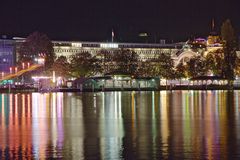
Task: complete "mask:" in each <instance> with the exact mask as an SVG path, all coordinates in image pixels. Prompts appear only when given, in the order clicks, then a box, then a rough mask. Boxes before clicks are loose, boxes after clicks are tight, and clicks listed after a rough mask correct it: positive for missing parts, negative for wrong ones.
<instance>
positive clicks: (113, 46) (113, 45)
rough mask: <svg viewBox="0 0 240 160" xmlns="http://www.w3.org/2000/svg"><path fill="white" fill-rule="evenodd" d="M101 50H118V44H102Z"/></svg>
mask: <svg viewBox="0 0 240 160" xmlns="http://www.w3.org/2000/svg"><path fill="white" fill-rule="evenodd" d="M100 47H101V48H118V44H116V43H101V44H100Z"/></svg>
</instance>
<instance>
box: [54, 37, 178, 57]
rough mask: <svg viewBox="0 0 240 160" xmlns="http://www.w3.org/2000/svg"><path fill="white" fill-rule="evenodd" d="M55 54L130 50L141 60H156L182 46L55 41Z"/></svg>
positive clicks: (69, 54) (67, 55) (93, 53)
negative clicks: (158, 56) (156, 56)
mask: <svg viewBox="0 0 240 160" xmlns="http://www.w3.org/2000/svg"><path fill="white" fill-rule="evenodd" d="M53 44H54V52H55V54H56V56H57V57H59V56H66V57H67V58H69V57H70V56H71V55H73V54H76V53H80V52H89V53H91V54H92V55H96V54H97V53H98V52H99V51H101V50H106V51H108V52H113V51H115V50H119V49H128V50H131V51H134V52H136V53H137V54H138V55H139V56H140V58H141V60H143V61H145V60H147V59H151V58H154V56H155V55H158V54H160V53H165V54H171V55H174V54H176V53H177V51H178V50H179V49H181V48H182V45H180V44H149V43H107V42H106V43H101V42H71V41H53Z"/></svg>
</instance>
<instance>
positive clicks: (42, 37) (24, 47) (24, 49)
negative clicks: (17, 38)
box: [19, 32, 55, 68]
mask: <svg viewBox="0 0 240 160" xmlns="http://www.w3.org/2000/svg"><path fill="white" fill-rule="evenodd" d="M38 58H44V59H45V67H46V68H49V67H50V66H51V65H52V64H53V62H54V59H55V54H54V50H53V44H52V42H51V40H50V39H49V38H48V36H47V35H46V34H43V33H40V32H34V33H32V34H31V35H29V36H28V37H27V38H26V40H25V41H24V42H23V43H22V44H21V46H20V49H19V61H20V62H32V63H36V61H35V59H38Z"/></svg>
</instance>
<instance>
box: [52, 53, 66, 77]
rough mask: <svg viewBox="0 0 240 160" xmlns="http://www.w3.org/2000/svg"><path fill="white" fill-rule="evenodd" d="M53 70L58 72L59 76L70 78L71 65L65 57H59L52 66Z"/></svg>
mask: <svg viewBox="0 0 240 160" xmlns="http://www.w3.org/2000/svg"><path fill="white" fill-rule="evenodd" d="M52 70H53V71H55V72H56V75H57V76H61V77H68V76H69V73H70V72H69V70H70V64H69V63H68V61H67V58H66V57H65V56H60V57H58V58H57V59H56V60H55V62H54V63H53V65H52Z"/></svg>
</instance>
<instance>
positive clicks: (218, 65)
mask: <svg viewBox="0 0 240 160" xmlns="http://www.w3.org/2000/svg"><path fill="white" fill-rule="evenodd" d="M205 59H206V65H207V68H208V70H210V71H211V72H212V73H213V74H214V75H218V76H221V75H222V69H223V64H224V54H223V50H222V49H218V50H216V51H213V52H209V53H208V54H207V56H206V57H205Z"/></svg>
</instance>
